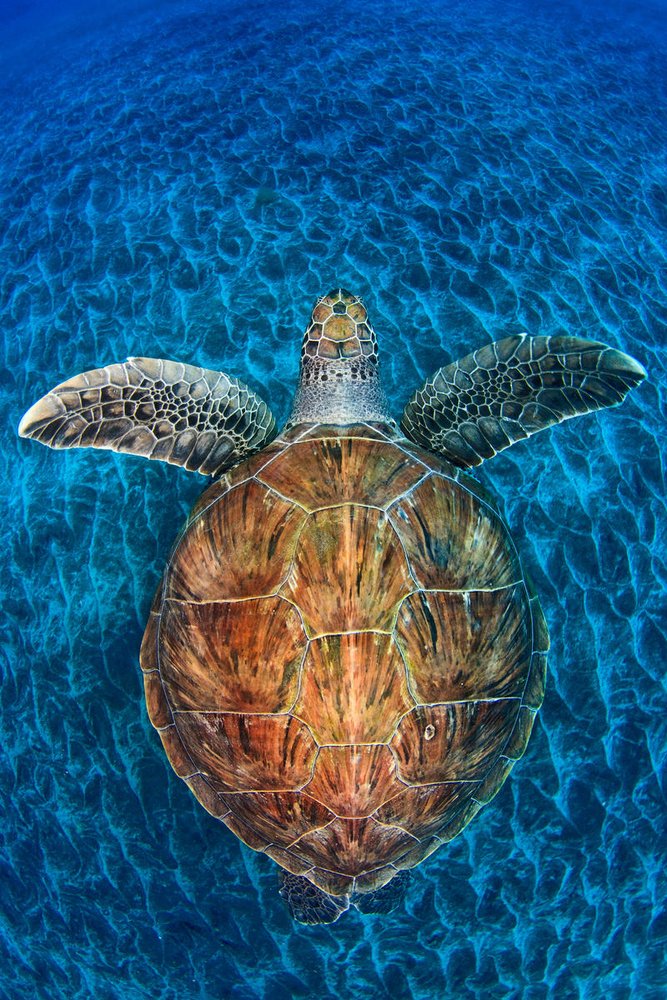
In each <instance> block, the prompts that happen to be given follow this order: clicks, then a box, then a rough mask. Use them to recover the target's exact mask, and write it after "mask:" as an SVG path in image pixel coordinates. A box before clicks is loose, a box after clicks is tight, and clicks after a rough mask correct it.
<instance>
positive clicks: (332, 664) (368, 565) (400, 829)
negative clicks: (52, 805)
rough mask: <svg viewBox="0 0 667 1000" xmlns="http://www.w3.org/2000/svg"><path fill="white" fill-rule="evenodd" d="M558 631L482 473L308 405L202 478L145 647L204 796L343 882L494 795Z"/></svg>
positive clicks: (159, 704) (172, 748)
mask: <svg viewBox="0 0 667 1000" xmlns="http://www.w3.org/2000/svg"><path fill="white" fill-rule="evenodd" d="M547 646H548V639H547V633H546V628H545V625H544V619H543V617H542V614H541V611H540V608H539V604H538V602H537V599H536V598H535V597H532V596H531V594H530V593H529V590H528V587H527V585H526V581H525V579H524V577H523V574H522V570H521V565H520V562H519V559H518V557H517V554H516V550H515V548H514V545H513V543H512V540H511V538H510V536H509V534H508V531H507V528H506V526H505V525H504V523H503V521H502V518H501V517H500V515H499V514H498V512H497V510H496V508H495V506H494V504H493V502H492V501H491V500H490V499H489V497H488V496H487V495H486V494H485V493H484V492H483V491H482V489H481V488H480V486H479V484H478V483H477V482H475V480H473V479H472V478H470V477H469V476H466V475H465V474H463V473H461V472H460V471H458V470H456V469H454V468H453V467H452V466H450V465H448V464H447V463H445V462H443V461H441V460H439V459H438V458H436V457H435V456H433V455H431V454H429V453H428V452H424V451H421V450H420V449H419V448H417V447H415V446H414V445H412V444H410V443H409V442H407V441H406V440H405V439H402V438H398V437H396V435H395V434H394V433H393V432H392V431H391V430H390V429H389V428H383V427H380V426H373V427H370V426H367V425H364V426H361V427H346V428H340V427H338V428H337V427H327V426H318V427H312V426H310V427H304V426H303V425H301V426H300V427H296V428H293V429H292V430H291V431H290V432H289V433H287V434H285V435H283V436H282V437H281V438H279V439H277V440H276V441H275V442H274V443H273V444H272V445H271V446H269V448H267V449H265V450H264V451H262V452H260V453H259V454H257V455H255V456H253V457H252V458H251V459H250V460H248V461H246V462H244V463H242V464H241V465H238V466H237V467H236V468H235V469H234V470H232V472H231V473H229V474H228V475H226V476H224V477H223V478H222V479H220V480H218V481H217V482H216V483H214V484H213V485H212V486H211V487H210V489H208V490H207V491H206V492H205V493H204V494H203V496H202V498H201V499H200V501H199V503H198V504H197V505H196V507H195V508H194V510H193V512H192V514H191V516H190V519H189V521H188V524H187V525H186V528H185V530H184V531H183V533H182V535H181V537H180V538H179V540H178V541H177V543H176V546H175V549H174V552H173V555H172V558H171V560H170V562H169V565H168V566H167V569H166V571H165V574H164V577H163V580H162V583H161V585H160V587H159V589H158V593H157V595H156V599H155V601H154V604H153V608H152V611H151V614H150V619H149V623H148V626H147V629H146V634H145V637H144V642H143V645H142V653H141V662H142V669H143V670H144V672H145V673H144V678H145V689H146V700H147V704H148V712H149V716H150V719H151V722H152V723H153V725H154V726H155V727H156V728H157V729H158V730H159V733H160V736H161V738H162V742H163V745H164V748H165V751H166V753H167V756H168V757H169V760H170V762H171V764H172V766H173V768H174V770H175V771H176V773H177V774H178V775H179V776H180V777H181V778H183V779H184V780H185V781H186V783H187V784H188V786H189V787H190V789H191V790H192V792H194V794H195V795H196V797H197V798H198V799H199V801H200V802H201V803H202V804H203V805H204V806H205V808H206V809H207V810H208V811H209V812H210V813H211V814H212V815H213V816H216V817H218V818H219V819H221V820H222V821H223V822H224V823H225V824H226V825H227V826H228V827H229V828H230V829H231V830H232V831H233V832H234V833H235V834H236V835H237V836H238V837H240V838H241V840H242V841H244V843H246V844H248V845H249V846H250V847H252V848H254V849H255V850H258V851H264V852H265V853H266V854H267V855H269V856H270V857H271V858H273V859H274V860H275V861H276V862H278V864H280V865H282V866H283V867H284V868H286V869H287V870H288V871H289V872H292V873H294V874H296V875H306V876H307V877H308V878H309V879H310V880H311V881H312V882H313V883H314V884H315V885H317V886H319V887H320V888H321V889H324V890H325V891H326V892H329V893H332V894H334V895H341V894H347V893H350V892H352V891H356V892H366V891H372V890H374V889H377V888H379V887H381V886H382V885H384V884H386V883H387V882H388V881H389V880H390V879H391V878H392V877H393V876H394V875H395V874H396V873H397V871H400V870H403V869H406V868H411V867H413V866H414V865H416V864H418V863H419V862H420V861H422V860H423V859H424V858H425V857H427V856H428V855H429V854H430V853H431V852H432V851H433V850H435V848H436V847H438V846H439V845H440V844H442V843H443V842H446V841H449V840H451V839H452V838H453V837H455V836H456V835H457V834H458V833H459V832H460V831H461V830H462V829H463V828H464V827H465V825H466V824H467V823H468V822H469V820H470V819H471V818H472V816H474V815H475V813H476V812H477V811H478V810H479V809H480V807H481V806H482V805H484V804H485V803H486V802H488V801H489V800H490V799H491V798H492V797H493V796H494V795H495V794H496V792H497V791H498V789H499V788H500V786H501V784H502V783H503V781H504V780H505V778H506V777H507V774H508V773H509V771H510V769H511V767H512V765H513V763H514V761H515V760H517V759H518V758H519V757H520V756H521V754H522V753H523V751H524V749H525V746H526V743H527V740H528V737H529V735H530V731H531V727H532V725H533V719H534V716H535V712H536V710H537V709H538V708H539V706H540V704H541V701H542V697H543V694H544V678H545V669H546V655H545V654H546V649H547Z"/></svg>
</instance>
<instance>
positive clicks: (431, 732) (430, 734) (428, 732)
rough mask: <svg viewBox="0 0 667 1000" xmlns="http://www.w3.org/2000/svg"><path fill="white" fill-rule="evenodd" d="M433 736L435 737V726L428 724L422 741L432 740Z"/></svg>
mask: <svg viewBox="0 0 667 1000" xmlns="http://www.w3.org/2000/svg"><path fill="white" fill-rule="evenodd" d="M434 736H435V726H432V725H431V723H430V722H429V724H428V726H427V727H426V729H425V730H424V739H425V740H432V739H433V737H434Z"/></svg>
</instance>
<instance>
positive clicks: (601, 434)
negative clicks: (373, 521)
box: [0, 0, 667, 1000]
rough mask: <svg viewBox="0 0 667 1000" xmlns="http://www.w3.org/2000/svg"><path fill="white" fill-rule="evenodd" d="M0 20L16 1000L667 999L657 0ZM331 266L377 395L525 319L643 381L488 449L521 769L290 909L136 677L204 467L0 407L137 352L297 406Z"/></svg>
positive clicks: (237, 7)
mask: <svg viewBox="0 0 667 1000" xmlns="http://www.w3.org/2000/svg"><path fill="white" fill-rule="evenodd" d="M0 22H1V26H2V38H3V42H2V45H3V52H2V56H3V63H2V65H3V69H2V85H1V86H2V90H1V103H0V136H1V137H2V141H1V143H0V190H1V197H2V212H1V214H0V253H1V255H2V266H1V267H0V293H1V299H0V302H1V305H0V309H1V316H2V349H3V358H2V365H1V366H0V383H1V385H2V393H1V394H0V407H1V408H2V428H3V439H2V450H1V456H2V457H1V461H2V467H3V469H2V472H3V474H2V511H1V512H2V522H1V523H2V564H3V565H2V575H1V584H0V586H1V587H2V607H3V612H4V625H3V629H2V642H1V645H0V672H1V678H0V680H1V686H0V706H1V711H0V782H1V787H2V799H1V800H0V812H1V815H2V820H1V825H0V840H1V844H2V849H1V852H0V915H1V919H2V933H1V935H0V997H2V998H8V1000H14V998H33V997H40V998H42V997H43V998H49V1000H50V998H55V997H66V998H82V1000H83V998H87V997H92V996H95V997H97V998H105V1000H106V998H119V1000H120V998H122V1000H139V998H144V997H151V998H164V1000H168V998H174V1000H176V998H178V1000H190V998H193V1000H194V998H206V1000H208V998H227V997H229V998H234V1000H254V998H262V1000H263V998H271V1000H288V998H293V997H304V998H311V997H312V998H318V1000H333V998H352V1000H354V998H362V997H363V998H364V1000H382V998H392V1000H394V998H411V997H415V998H443V997H452V998H465V1000H473V998H478V997H479V998H481V997H484V998H486V1000H504V998H516V1000H519V998H525V1000H542V998H547V997H548V998H553V1000H569V998H575V997H585V998H587V1000H588V998H598V997H601V998H602V997H604V998H608V1000H622V998H630V997H632V998H633V1000H634V998H640V1000H658V998H662V997H664V996H665V982H666V977H667V965H666V963H665V947H666V945H667V905H666V903H665V899H666V892H665V882H666V879H665V849H666V847H667V835H666V810H665V784H666V781H665V778H666V775H665V747H666V745H667V738H666V729H667V721H666V720H667V698H666V695H665V663H666V662H667V643H666V641H665V630H666V627H667V615H666V614H665V610H666V602H665V591H664V586H665V530H666V529H665V525H666V521H665V491H664V476H663V464H662V463H663V460H662V455H663V454H664V448H665V432H664V415H665V346H666V332H665V319H666V316H667V308H666V287H665V286H666V283H667V281H666V269H665V254H666V249H665V243H666V232H667V197H666V191H667V184H666V176H665V174H666V165H667V158H666V156H665V146H666V142H665V140H666V136H667V128H666V114H665V107H666V103H665V98H666V93H665V90H666V88H665V76H666V72H665V66H666V63H665V43H664V39H665V38H666V37H667V32H666V31H665V28H666V24H665V19H664V16H663V13H662V12H661V8H660V6H654V5H644V6H642V5H641V4H639V5H633V6H632V7H630V6H627V7H624V6H623V5H614V6H606V7H604V6H600V7H597V6H594V7H591V6H589V5H587V6H586V7H585V8H583V7H578V6H576V5H567V4H560V3H554V4H547V3H545V4H537V5H535V4H529V5H528V4H527V5H526V6H523V5H522V4H520V3H508V4H502V5H501V4H496V3H490V2H485V0H481V2H479V3H475V4H471V3H463V2H461V3H459V2H451V3H440V4H430V3H416V2H414V0H408V2H407V3H405V2H403V3H400V4H399V3H395V4H394V3H387V2H384V3H380V2H373V0H370V2H368V3H366V4H363V5H357V4H352V3H338V4H323V3H320V2H317V0H316V2H315V3H311V4H308V5H306V4H297V3H290V2H288V3H285V4H281V5H279V9H275V7H274V5H268V4H267V5H266V6H263V5H260V4H256V3H253V2H250V3H243V4H235V3H230V4H225V3H218V4H206V3H204V2H197V0H183V2H182V3H177V2H173V3H161V4H158V3H154V4H151V3H149V2H145V3H134V4H130V3H127V4H124V5H123V4H121V3H116V4H111V5H110V6H109V7H106V8H104V9H103V8H102V6H101V5H100V7H99V9H98V8H96V7H94V6H93V7H91V6H90V5H86V6H84V5H83V4H78V5H74V4H72V5H71V6H68V5H67V4H66V3H65V4H63V5H61V6H60V7H59V8H58V10H57V12H54V11H52V10H50V9H49V8H47V7H42V6H39V5H35V4H30V3H29V2H27V0H26V2H24V3H17V4H15V5H14V6H13V7H11V6H8V5H4V6H3V8H2V12H1V14H0ZM338 283H341V284H343V285H346V286H348V287H350V288H351V289H352V290H354V291H355V292H357V293H359V294H361V295H362V296H363V297H364V298H365V300H366V303H367V305H368V307H369V310H370V312H371V316H372V319H373V321H374V324H375V326H376V329H377V330H378V332H379V335H380V338H381V346H382V347H383V349H384V354H383V361H384V374H385V378H386V383H387V389H388V393H389V395H390V398H391V401H392V405H393V406H394V408H395V411H396V414H398V413H399V412H400V409H401V407H402V406H403V404H404V402H405V401H406V399H407V397H408V395H409V394H410V393H411V391H412V390H413V389H414V387H416V386H417V384H418V383H419V382H420V381H421V380H422V379H423V378H424V377H425V376H426V375H427V374H429V373H430V372H432V371H433V370H434V369H435V368H436V367H438V366H439V365H441V364H443V363H446V362H448V361H450V360H453V359H454V358H456V357H458V356H461V355H463V354H465V353H468V352H469V351H470V350H473V349H474V348H476V347H478V346H480V345H482V344H484V343H486V342H488V341H489V340H492V339H496V338H498V337H501V336H504V335H507V334H510V333H515V332H520V331H523V330H527V331H528V332H530V333H534V334H535V333H547V334H552V333H574V334H580V335H581V334H583V335H585V336H590V337H592V338H594V339H600V340H604V341H606V342H607V343H609V344H612V345H613V346H615V347H620V348H623V349H624V350H627V351H628V352H630V353H631V354H633V355H634V356H635V357H637V358H638V359H639V360H640V361H641V362H642V363H643V364H644V365H645V366H646V368H647V369H648V372H649V380H648V381H647V382H646V383H645V384H644V385H643V386H642V387H641V388H640V389H639V390H638V391H637V392H636V393H634V394H633V396H632V398H631V399H630V400H628V402H626V403H625V404H624V405H623V407H621V408H620V409H618V410H613V411H607V412H604V413H601V414H599V415H594V416H588V417H585V418H581V419H579V420H576V421H571V422H569V423H567V424H565V425H563V426H561V427H559V428H556V429H554V430H553V431H550V432H545V433H543V434H542V435H541V436H539V437H537V438H532V439H530V440H528V441H525V442H522V443H520V444H518V445H516V446H514V447H513V448H512V449H511V450H510V451H509V452H507V453H505V454H504V455H501V456H499V457H497V458H495V459H494V460H493V461H492V462H490V463H489V464H488V467H486V466H485V467H484V468H483V469H482V470H481V472H480V475H481V476H482V477H483V478H484V479H485V481H486V483H487V485H489V486H490V487H491V488H492V489H493V490H494V491H496V493H497V494H498V495H499V496H500V497H501V498H502V502H503V504H504V510H505V513H506V516H507V518H508V521H509V523H510V525H511V527H512V530H513V532H514V535H515V538H516V540H517V543H518V546H519V549H520V551H521V553H522V556H523V559H524V562H525V565H526V567H527V569H528V571H529V572H530V573H531V575H532V576H533V578H534V581H535V585H536V587H537V589H538V591H539V593H540V595H541V599H542V605H543V608H544V610H545V613H546V617H547V620H548V623H549V627H550V630H551V635H552V651H551V657H550V673H549V686H548V691H547V696H546V701H545V704H544V708H543V710H542V712H541V714H540V716H539V718H538V722H537V724H536V728H535V733H534V736H533V738H532V741H531V743H530V745H529V748H528V751H527V753H526V755H525V758H524V759H523V760H522V761H521V762H520V763H519V764H518V765H517V766H516V768H515V769H514V772H513V774H512V776H511V778H510V779H509V781H508V782H507V784H506V785H505V787H504V788H503V789H502V791H501V792H500V794H499V795H498V797H497V798H496V799H495V800H494V801H493V803H492V804H491V805H490V806H488V807H487V808H486V809H485V810H483V811H482V812H481V813H480V814H479V816H478V817H477V818H476V819H475V820H474V821H473V823H472V824H471V825H470V827H468V829H467V830H466V831H465V833H464V834H463V835H461V837H459V838H458V839H457V840H455V841H454V842H452V843H451V844H450V845H447V846H445V847H443V848H441V850H440V851H439V852H438V853H436V854H435V855H434V856H433V857H432V858H431V859H429V860H428V861H427V862H425V863H424V864H423V865H422V866H421V867H420V868H418V869H416V870H415V872H414V876H413V880H412V887H411V890H410V892H409V894H408V898H407V901H406V904H405V906H404V907H402V908H400V909H399V910H398V911H396V912H395V913H393V914H392V915H390V916H388V917H371V916H368V917H363V916H361V915H359V914H356V913H349V914H346V915H344V916H343V918H342V919H341V920H340V921H339V922H338V923H336V924H334V925H332V926H330V927H317V928H304V927H300V926H298V925H295V924H293V923H292V921H291V920H290V918H289V916H288V914H287V912H286V911H285V909H284V907H283V904H282V902H281V901H280V899H279V898H278V895H277V892H276V885H277V879H276V869H275V866H274V865H273V863H272V862H271V861H269V860H268V859H267V858H265V857H262V856H260V855H256V854H254V853H253V852H251V851H250V850H249V849H247V848H245V847H243V846H242V845H241V844H240V843H239V842H238V841H237V840H236V838H235V837H234V836H233V835H232V834H231V833H229V832H228V831H227V830H226V829H225V828H224V827H223V826H222V825H221V824H219V823H217V822H216V821H215V820H213V819H212V818H210V817H209V816H208V815H207V814H206V813H205V812H204V810H203V809H201V807H200V806H199V805H198V804H197V803H196V802H195V800H194V799H193V798H192V796H191V795H190V794H189V792H188V791H187V789H186V787H185V786H184V785H183V783H182V782H180V781H178V780H177V779H176V777H175V776H174V775H173V774H172V772H171V771H170V768H169V766H168V764H167V762H166V760H165V758H164V756H163V753H162V750H161V746H160V743H159V740H158V738H157V735H156V734H155V733H154V731H153V730H152V729H151V727H150V725H149V723H148V721H147V718H146V713H145V709H144V706H143V702H142V690H141V681H140V676H139V670H138V665H137V656H138V649H139V644H140V641H141V635H142V630H143V626H144V622H145V618H146V615H147V612H148V607H149V603H150V599H151V595H152V591H153V589H154V586H155V584H156V581H157V579H158V577H159V575H160V572H161V569H162V567H163V564H164V561H165V559H166V557H167V554H168V551H169V548H170V546H171V543H172V540H173V538H174V536H175V534H176V532H177V530H178V528H179V527H180V525H181V523H182V520H183V518H184V516H185V514H186V512H187V510H188V508H189V506H190V505H191V504H192V503H193V502H194V500H195V498H196V497H197V495H198V493H199V492H200V490H201V489H202V487H203V480H201V479H200V478H199V477H198V476H196V475H193V474H187V473H185V472H183V471H182V470H178V469H174V468H171V467H167V466H163V465H161V464H159V463H148V462H143V461H140V460H139V459H133V458H127V457H125V458H123V457H118V456H114V455H111V454H109V453H92V452H72V453H60V454H58V453H55V452H49V451H47V450H46V449H43V448H40V447H39V446H37V445H35V444H33V443H30V442H24V441H19V440H18V439H17V438H16V436H15V427H16V425H17V423H18V420H19V418H20V416H21V414H22V412H23V411H24V409H26V408H27V406H28V405H29V404H30V403H31V402H32V401H34V400H35V399H36V398H37V397H38V396H39V395H41V394H42V393H43V392H44V391H46V390H47V389H48V388H50V387H51V386H52V385H54V384H56V383H57V382H58V381H60V380H62V379H63V378H64V377H66V376H69V375H72V374H74V373H76V372H78V371H80V370H82V369H85V368H91V367H95V366H97V365H102V364H106V363H109V362H111V361H114V360H122V359H124V358H125V357H126V356H128V355H132V354H147V355H149V356H150V355H152V356H157V357H160V356H161V357H166V358H176V359H180V360H184V361H193V362H195V363H198V364H201V365H204V366H208V367H211V368H221V369H223V370H225V371H228V372H230V373H232V374H235V375H238V376H240V377H242V378H244V379H246V380H247V381H248V382H249V383H250V384H251V385H252V386H253V387H254V388H255V389H257V390H258V391H260V392H261V393H262V394H263V395H264V397H265V398H266V399H267V400H268V401H269V402H270V404H271V406H272V407H273V409H274V412H275V413H276V415H277V416H278V417H279V418H280V419H284V418H285V417H286V415H287V413H288V411H289V406H290V403H291V398H292V393H293V389H294V385H295V379H296V373H297V365H298V348H299V340H300V335H301V331H302V329H303V326H304V324H305V322H306V319H307V317H308V315H309V310H310V308H311V306H312V302H313V300H314V299H315V297H316V296H317V295H318V294H320V293H321V292H323V291H326V290H327V289H328V287H329V286H331V285H335V284H338Z"/></svg>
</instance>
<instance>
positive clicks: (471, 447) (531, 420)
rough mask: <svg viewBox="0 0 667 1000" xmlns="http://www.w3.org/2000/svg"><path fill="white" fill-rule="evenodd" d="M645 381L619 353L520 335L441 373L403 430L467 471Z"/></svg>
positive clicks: (419, 396)
mask: <svg viewBox="0 0 667 1000" xmlns="http://www.w3.org/2000/svg"><path fill="white" fill-rule="evenodd" d="M645 377H646V372H645V371H644V369H643V368H642V366H641V365H640V364H639V363H638V362H637V361H635V360H634V358H631V357H629V355H627V354H623V353H622V352H621V351H617V350H615V349H614V348H613V347H607V345H606V344H601V343H599V342H598V341H596V340H583V339H582V338H580V337H543V336H539V337H529V336H528V334H526V333H522V334H519V335H517V336H515V337H505V338H504V339H503V340H498V341H496V342H495V343H494V344H487V345H486V346H485V347H481V348H480V349H479V350H477V351H475V352H474V353H473V354H469V355H467V357H465V358H461V360H460V361H456V362H454V364H451V365H448V366H447V367H446V368H439V369H438V371H437V372H435V374H434V375H432V376H431V378H430V379H428V380H427V381H426V382H425V383H424V385H423V386H422V387H421V389H419V390H418V391H417V392H416V393H415V395H414V396H413V397H412V399H411V400H410V401H409V403H408V404H407V406H406V407H405V410H404V411H403V418H402V420H401V427H402V429H403V431H404V432H405V434H406V436H407V437H408V438H410V440H411V441H414V442H415V444H420V445H423V446H424V447H426V448H428V449H429V450H430V451H435V452H437V453H438V454H440V455H444V457H445V458H447V459H448V460H449V461H450V462H452V463H453V464H454V465H458V466H460V467H462V468H470V467H471V466H475V465H480V464H481V463H482V462H483V461H484V459H486V458H491V457H492V456H493V455H495V454H497V452H499V451H503V449H504V448H509V446H510V445H511V444H514V442H515V441H521V440H522V439H523V438H527V437H529V436H530V435H531V434H535V433H536V432H537V431H541V430H544V429H545V428H546V427H551V426H553V425H554V424H558V423H560V422H561V421H562V420H568V419H569V418H570V417H576V416H578V415H579V414H582V413H590V412H592V411H593V410H600V409H602V408H603V407H605V406H615V405H616V404H618V403H621V402H622V401H623V399H624V398H625V396H626V394H627V393H628V392H629V391H630V389H633V388H634V387H635V386H637V385H639V383H640V382H641V381H642V379H644V378H645Z"/></svg>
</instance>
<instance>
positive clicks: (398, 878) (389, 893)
mask: <svg viewBox="0 0 667 1000" xmlns="http://www.w3.org/2000/svg"><path fill="white" fill-rule="evenodd" d="M409 884H410V875H409V874H408V872H398V874H397V875H394V877H393V879H392V880H391V882H387V884H386V885H383V886H382V887H381V888H380V889H375V890H374V891H373V892H353V893H352V895H351V896H350V902H351V903H354V905H355V906H356V908H357V909H358V910H360V911H361V913H391V911H392V910H395V909H396V907H397V906H400V904H401V903H402V902H403V900H404V899H405V894H406V892H407V889H408V885H409Z"/></svg>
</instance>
